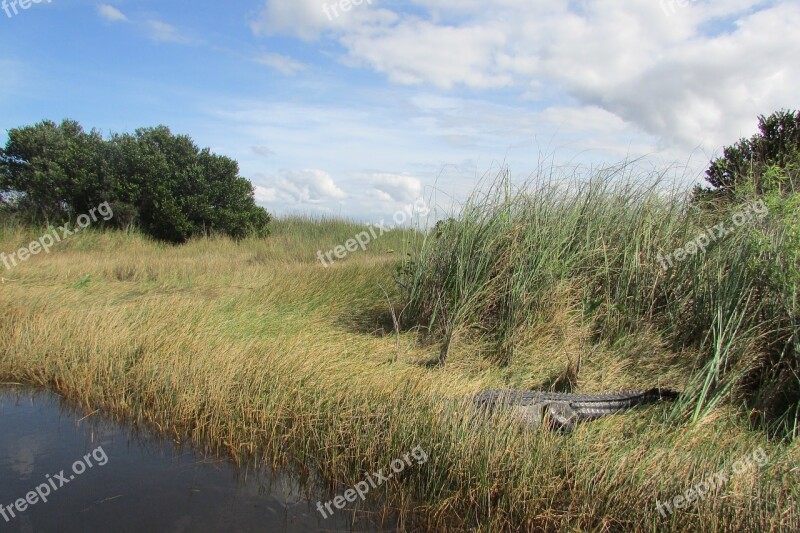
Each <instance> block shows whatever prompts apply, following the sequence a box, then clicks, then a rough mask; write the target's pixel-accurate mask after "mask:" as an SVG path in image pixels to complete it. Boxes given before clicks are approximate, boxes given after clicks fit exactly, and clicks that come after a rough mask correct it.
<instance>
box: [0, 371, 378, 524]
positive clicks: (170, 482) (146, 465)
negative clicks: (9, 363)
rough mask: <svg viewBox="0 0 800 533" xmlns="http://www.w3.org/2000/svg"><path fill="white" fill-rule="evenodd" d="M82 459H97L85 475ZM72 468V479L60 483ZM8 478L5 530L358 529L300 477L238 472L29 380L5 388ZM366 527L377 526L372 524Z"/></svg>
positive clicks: (1, 434)
mask: <svg viewBox="0 0 800 533" xmlns="http://www.w3.org/2000/svg"><path fill="white" fill-rule="evenodd" d="M98 447H101V448H102V451H103V452H104V453H105V455H107V457H108V460H107V462H106V463H105V464H102V465H101V464H100V463H101V462H102V461H100V462H98V461H97V460H96V459H97V458H100V454H99V453H98V454H97V455H96V457H95V458H93V457H92V455H91V454H92V451H93V450H97V449H98ZM76 461H80V462H84V463H92V466H91V467H85V468H84V471H83V472H82V473H80V475H75V474H74V473H73V466H74V465H75V462H76ZM80 468H81V467H80V466H77V468H76V470H75V471H74V472H78V470H79V469H80ZM62 470H63V471H64V479H67V484H65V485H63V486H60V487H59V486H58V485H59V484H60V482H59V481H58V477H56V476H58V475H59V473H60V472H61V471H62ZM70 475H73V476H74V479H69V477H70ZM48 476H49V477H48ZM0 480H2V483H0V505H3V506H4V508H5V515H6V516H8V518H9V520H8V521H6V520H5V519H4V518H3V517H2V515H0V531H23V532H29V531H30V532H39V531H44V532H49V531H58V532H67V533H69V532H73V531H74V532H81V533H83V532H87V531H103V532H105V531H109V532H117V531H119V532H126V531H131V532H139V531H165V532H189V531H191V532H195V531H197V532H205V531H208V532H216V531H226V532H227V531H231V532H234V531H242V532H244V531H267V532H273V531H276V532H279V531H287V532H294V531H297V532H309V531H353V530H354V529H353V527H352V525H351V524H350V523H349V519H348V517H347V516H346V515H339V516H336V517H332V518H329V519H327V520H323V519H322V518H321V517H320V515H319V513H317V512H316V510H315V509H314V508H313V507H312V505H311V504H310V503H309V502H308V499H307V497H306V496H305V493H304V492H303V491H302V489H301V487H300V486H299V484H298V483H297V482H295V481H294V480H292V479H291V478H288V477H286V476H277V475H274V474H268V473H260V474H258V475H255V474H252V473H251V474H248V475H247V476H244V475H241V473H240V474H238V475H237V472H236V470H235V468H234V467H233V466H232V465H231V464H229V463H228V462H226V461H221V460H218V459H215V458H209V457H203V456H201V455H199V454H198V453H196V452H194V451H193V450H191V449H189V448H188V447H186V446H177V445H174V444H173V443H171V442H168V441H165V440H164V439H162V438H157V437H156V436H154V435H151V434H146V433H141V432H137V431H135V430H133V429H132V428H129V427H126V426H123V425H119V424H116V423H112V422H110V421H108V420H106V419H104V418H102V417H101V416H100V415H99V414H97V413H95V414H91V415H89V416H86V414H85V413H81V412H77V411H75V410H74V409H71V408H69V407H68V406H67V405H65V404H64V402H62V401H61V399H60V397H59V396H57V395H56V394H53V393H50V392H45V391H33V390H30V389H27V388H20V387H0ZM50 480H53V482H52V483H50V485H52V486H54V487H57V488H56V489H54V490H52V492H51V494H49V496H46V497H47V500H48V501H47V502H46V503H45V502H43V501H41V499H40V498H38V497H32V498H31V496H32V495H31V494H29V493H30V492H31V491H34V493H35V491H36V488H37V487H39V486H41V485H42V484H45V483H47V482H48V481H50ZM42 491H43V490H42ZM26 496H28V497H29V500H28V501H24V500H23V501H22V502H18V500H20V499H25V498H26ZM33 496H35V494H34V495H33ZM33 500H38V501H36V502H35V503H34V504H32V505H31V504H29V501H33ZM15 502H17V503H21V504H22V507H23V508H24V511H22V512H20V511H19V508H18V507H14V505H15ZM9 508H10V509H11V510H10V511H9V510H8V509H9ZM11 512H13V513H14V515H15V516H14V517H13V518H12V517H11V516H10V513H11ZM357 530H358V531H377V529H372V528H370V529H367V528H365V527H364V524H359V528H358V529H357Z"/></svg>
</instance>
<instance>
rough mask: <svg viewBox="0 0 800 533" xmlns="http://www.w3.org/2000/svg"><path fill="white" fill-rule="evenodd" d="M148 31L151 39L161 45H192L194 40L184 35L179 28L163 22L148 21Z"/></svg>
mask: <svg viewBox="0 0 800 533" xmlns="http://www.w3.org/2000/svg"><path fill="white" fill-rule="evenodd" d="M146 24H147V29H148V32H149V35H150V39H152V40H154V41H156V42H160V43H178V44H190V43H192V42H194V40H193V39H191V38H190V37H187V36H186V35H183V34H182V33H181V32H180V30H178V28H176V27H175V26H173V25H172V24H168V23H166V22H163V21H161V20H155V19H151V20H148V21H147V23H146Z"/></svg>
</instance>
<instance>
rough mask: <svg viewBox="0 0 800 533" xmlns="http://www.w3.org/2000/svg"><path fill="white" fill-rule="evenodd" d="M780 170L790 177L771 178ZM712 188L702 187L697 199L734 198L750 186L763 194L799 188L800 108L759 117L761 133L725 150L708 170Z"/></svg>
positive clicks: (759, 130) (751, 189)
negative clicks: (770, 177) (799, 109)
mask: <svg viewBox="0 0 800 533" xmlns="http://www.w3.org/2000/svg"><path fill="white" fill-rule="evenodd" d="M776 168H777V169H779V170H780V171H781V172H782V173H783V174H784V175H785V177H786V178H787V179H784V180H780V181H775V180H770V179H768V178H769V176H771V175H772V176H774V175H775V170H776ZM706 181H707V182H708V183H709V184H710V185H711V187H709V188H701V187H698V188H697V189H696V190H695V198H697V199H720V198H721V199H732V198H734V197H735V196H736V193H737V192H738V191H739V190H740V189H742V188H747V189H748V191H753V192H755V193H756V194H758V195H763V194H765V193H767V192H768V191H770V190H774V188H776V187H778V188H779V189H780V190H781V191H782V192H787V191H789V190H791V191H797V190H800V189H798V188H797V186H798V185H800V111H777V112H775V113H773V114H772V115H770V116H768V117H765V116H763V115H762V116H760V117H758V133H756V134H755V135H753V136H752V137H751V138H750V139H741V140H739V142H737V143H736V144H734V145H732V146H727V147H725V148H724V150H723V156H722V157H720V158H718V159H715V160H713V161H712V162H711V164H710V166H709V167H708V170H706Z"/></svg>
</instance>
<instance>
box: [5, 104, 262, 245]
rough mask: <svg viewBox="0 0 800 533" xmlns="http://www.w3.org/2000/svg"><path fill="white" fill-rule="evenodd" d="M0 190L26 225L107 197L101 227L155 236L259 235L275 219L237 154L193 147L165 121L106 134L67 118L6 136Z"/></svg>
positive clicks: (79, 210)
mask: <svg viewBox="0 0 800 533" xmlns="http://www.w3.org/2000/svg"><path fill="white" fill-rule="evenodd" d="M0 194H2V198H3V199H4V202H5V204H6V206H8V207H10V208H12V209H14V210H16V211H17V212H18V213H20V214H21V215H22V216H24V217H25V218H27V219H29V220H30V221H31V222H35V223H43V224H52V223H55V222H58V221H63V220H68V219H71V218H74V217H75V216H77V215H80V214H83V213H86V212H88V211H89V210H90V209H91V208H92V207H96V206H97V205H99V204H102V203H103V202H108V203H109V204H110V205H111V207H112V209H113V211H114V217H113V218H112V219H111V220H109V221H108V222H105V224H106V225H107V226H110V227H117V228H125V227H130V226H131V225H135V226H137V227H139V228H140V229H141V230H142V231H143V232H144V233H146V234H148V235H150V236H152V237H155V238H157V239H160V240H164V241H168V242H172V243H181V242H185V241H186V240H188V239H189V238H191V237H193V236H197V235H210V234H212V233H221V234H225V235H230V236H232V237H234V238H242V237H245V236H247V235H250V234H256V235H264V234H266V233H267V226H268V224H269V222H270V220H271V217H270V215H269V213H267V211H266V210H265V209H264V208H262V207H258V206H257V205H256V203H255V199H254V197H253V186H252V184H251V183H250V182H249V181H248V180H247V179H245V178H243V177H241V176H239V165H238V163H237V162H236V161H234V160H233V159H230V158H228V157H225V156H220V155H216V154H213V153H211V151H210V150H209V149H207V148H206V149H202V150H201V149H199V148H198V147H197V146H196V145H195V144H194V142H193V141H192V139H191V138H190V137H189V136H187V135H174V134H173V133H172V132H171V131H170V129H169V128H168V127H166V126H157V127H155V128H140V129H138V130H136V132H135V133H133V134H128V133H125V134H114V135H111V136H110V138H108V139H104V138H103V136H102V135H101V134H100V133H99V132H98V131H96V130H92V131H90V132H86V131H84V129H83V128H82V127H81V125H80V124H78V123H77V122H76V121H73V120H64V121H62V122H61V124H56V123H55V122H52V121H47V120H45V121H42V122H40V123H38V124H35V125H33V126H25V127H21V128H15V129H12V130H10V131H9V132H8V142H7V143H6V146H5V148H4V149H0Z"/></svg>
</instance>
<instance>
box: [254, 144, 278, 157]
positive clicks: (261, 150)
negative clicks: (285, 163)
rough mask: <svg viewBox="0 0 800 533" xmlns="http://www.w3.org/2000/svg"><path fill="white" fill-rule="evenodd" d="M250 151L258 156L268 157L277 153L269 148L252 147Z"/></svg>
mask: <svg viewBox="0 0 800 533" xmlns="http://www.w3.org/2000/svg"><path fill="white" fill-rule="evenodd" d="M250 149H251V150H252V151H253V153H254V154H256V155H263V156H268V155H272V154H274V153H275V152H273V151H272V150H270V148H269V146H251V147H250Z"/></svg>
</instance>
